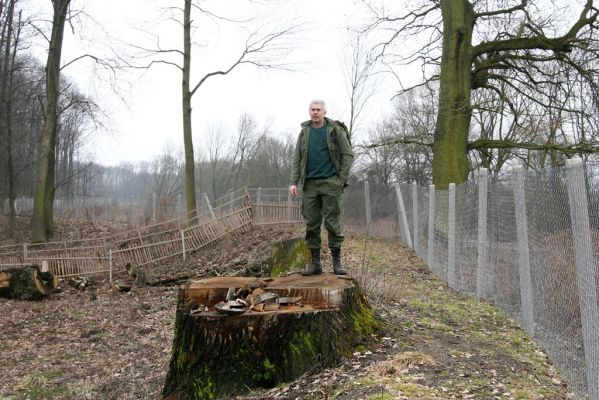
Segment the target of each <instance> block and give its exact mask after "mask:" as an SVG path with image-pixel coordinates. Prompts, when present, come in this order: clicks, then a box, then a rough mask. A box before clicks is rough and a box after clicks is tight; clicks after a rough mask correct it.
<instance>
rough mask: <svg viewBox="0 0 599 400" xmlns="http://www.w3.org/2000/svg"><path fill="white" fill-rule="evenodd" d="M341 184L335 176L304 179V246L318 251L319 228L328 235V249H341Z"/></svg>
mask: <svg viewBox="0 0 599 400" xmlns="http://www.w3.org/2000/svg"><path fill="white" fill-rule="evenodd" d="M342 194H343V183H341V180H340V179H339V178H338V177H337V176H336V175H335V176H331V177H329V178H324V179H306V182H305V183H304V187H303V197H302V215H303V216H304V220H305V221H306V244H307V245H308V248H309V249H320V245H321V239H320V226H321V225H322V222H323V220H324V227H325V228H326V230H327V232H328V234H329V247H331V248H334V247H341V243H343V239H344V237H343V231H342V226H341V208H342V199H341V195H342Z"/></svg>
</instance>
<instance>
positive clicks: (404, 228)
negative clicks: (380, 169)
mask: <svg viewBox="0 0 599 400" xmlns="http://www.w3.org/2000/svg"><path fill="white" fill-rule="evenodd" d="M394 186H395V197H396V200H397V216H398V218H399V232H400V236H401V237H402V239H403V240H404V242H405V243H406V245H407V246H408V247H410V248H411V247H412V240H411V237H410V229H409V228H408V218H407V217H406V209H405V207H404V204H403V197H402V196H401V189H400V188H399V183H396V184H395V185H394Z"/></svg>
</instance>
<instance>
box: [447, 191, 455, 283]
mask: <svg viewBox="0 0 599 400" xmlns="http://www.w3.org/2000/svg"><path fill="white" fill-rule="evenodd" d="M447 222H448V232H447V284H448V285H449V287H451V288H455V239H456V238H455V183H450V184H449V212H448V221H447Z"/></svg>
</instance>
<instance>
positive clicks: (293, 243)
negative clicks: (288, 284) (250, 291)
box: [270, 238, 310, 277]
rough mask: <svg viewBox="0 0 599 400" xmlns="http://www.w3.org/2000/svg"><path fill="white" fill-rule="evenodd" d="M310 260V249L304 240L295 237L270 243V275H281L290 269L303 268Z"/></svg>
mask: <svg viewBox="0 0 599 400" xmlns="http://www.w3.org/2000/svg"><path fill="white" fill-rule="evenodd" d="M309 262H310V250H308V246H307V245H306V241H305V240H304V239H302V238H295V239H289V240H283V241H280V242H276V243H275V244H273V245H272V269H271V273H270V275H271V276H274V277H277V276H281V275H283V274H285V273H287V272H290V271H296V270H299V269H302V268H304V267H305V266H306V265H307V264H308V263H309Z"/></svg>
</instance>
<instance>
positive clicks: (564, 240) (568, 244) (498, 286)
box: [344, 161, 599, 400]
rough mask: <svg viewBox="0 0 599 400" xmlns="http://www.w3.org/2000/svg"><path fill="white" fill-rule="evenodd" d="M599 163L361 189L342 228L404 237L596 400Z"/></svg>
mask: <svg viewBox="0 0 599 400" xmlns="http://www.w3.org/2000/svg"><path fill="white" fill-rule="evenodd" d="M598 167H599V166H598V165H593V164H587V165H585V166H584V167H583V165H582V163H580V162H576V161H572V162H570V163H569V164H568V165H567V166H566V167H563V168H553V169H546V170H542V171H524V170H523V169H518V168H516V169H515V170H514V172H513V174H512V176H511V179H510V180H509V181H503V182H501V181H489V180H488V177H487V173H486V171H485V170H481V173H480V174H479V176H478V178H477V179H474V180H469V181H468V182H466V183H464V184H461V185H459V186H457V187H456V186H455V185H450V187H449V189H448V190H435V189H434V187H418V186H417V185H415V184H414V185H407V184H400V185H386V186H385V185H376V184H372V183H369V182H364V183H363V186H362V185H360V184H355V185H353V187H351V188H350V190H348V192H347V193H346V194H345V215H344V216H345V225H346V229H348V230H353V231H357V232H362V233H363V232H366V231H368V232H369V234H370V235H372V236H377V237H385V238H388V237H396V238H401V239H402V240H403V241H404V242H405V243H406V244H408V245H409V246H410V247H412V248H413V249H414V250H415V251H416V253H417V254H418V255H419V257H420V258H422V259H423V260H424V261H425V262H426V263H427V264H428V265H429V268H430V269H431V271H432V272H433V273H434V274H435V275H437V276H439V277H440V278H442V279H443V280H445V281H446V282H447V283H448V285H449V286H450V287H452V288H454V289H456V290H459V291H461V292H465V293H468V294H471V295H473V296H478V297H480V298H483V299H486V300H488V301H489V302H491V303H493V304H495V305H497V306H498V307H500V308H502V309H503V310H505V312H506V313H507V314H508V315H509V316H510V317H512V318H513V319H514V320H516V321H518V322H520V324H521V325H522V327H523V328H524V329H525V330H526V331H527V332H528V333H529V334H531V336H533V337H534V338H535V340H536V341H537V342H538V343H540V345H541V346H542V347H544V349H545V350H546V352H547V354H548V355H549V357H550V358H551V359H552V360H553V361H554V363H555V364H556V366H557V367H558V369H559V370H560V372H561V374H562V376H563V377H564V379H566V381H567V382H568V383H569V385H570V386H571V387H572V389H573V390H574V392H575V393H576V394H577V396H579V397H581V398H589V399H592V400H597V399H599V304H598V301H597V291H598V286H599V281H598V278H597V275H598V274H597V269H598V263H597V256H598V251H599V173H598V172H599V168H598ZM368 205H370V210H367V208H366V207H367V206H368Z"/></svg>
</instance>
